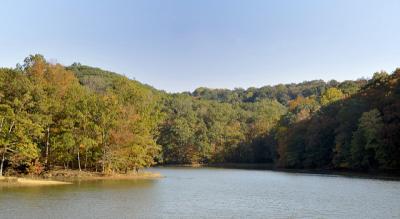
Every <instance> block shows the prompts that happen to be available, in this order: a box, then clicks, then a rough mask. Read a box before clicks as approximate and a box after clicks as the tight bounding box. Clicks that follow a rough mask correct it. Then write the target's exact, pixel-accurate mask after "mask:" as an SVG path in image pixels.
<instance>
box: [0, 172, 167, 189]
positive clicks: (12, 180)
mask: <svg viewBox="0 0 400 219" xmlns="http://www.w3.org/2000/svg"><path fill="white" fill-rule="evenodd" d="M159 178H163V176H162V175H161V174H160V173H153V172H147V171H143V172H138V173H127V174H117V173H114V174H102V173H98V172H90V171H78V170H52V171H48V172H46V173H44V174H43V175H40V176H1V177H0V187H1V186H11V187H19V186H53V185H71V184H74V183H75V182H78V181H90V180H137V179H159Z"/></svg>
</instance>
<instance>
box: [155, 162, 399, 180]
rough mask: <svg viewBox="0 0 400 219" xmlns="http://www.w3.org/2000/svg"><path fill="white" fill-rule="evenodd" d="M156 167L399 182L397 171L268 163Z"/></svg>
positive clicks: (168, 165) (167, 165)
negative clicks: (301, 167)
mask: <svg viewBox="0 0 400 219" xmlns="http://www.w3.org/2000/svg"><path fill="white" fill-rule="evenodd" d="M156 167H187V168H204V167H210V168H221V169H241V170H267V171H274V172H285V173H302V174H320V175H337V176H344V177H356V178H363V179H382V180H394V181H400V172H399V171H392V172H390V171H386V172H385V171H370V172H363V171H355V170H348V169H294V168H293V169H288V168H277V167H275V166H274V165H273V164H270V163H259V164H250V163H214V164H166V165H159V166H156Z"/></svg>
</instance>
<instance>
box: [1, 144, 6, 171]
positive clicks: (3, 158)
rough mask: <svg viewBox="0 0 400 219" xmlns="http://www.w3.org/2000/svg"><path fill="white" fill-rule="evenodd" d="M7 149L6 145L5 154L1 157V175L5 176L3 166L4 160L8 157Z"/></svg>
mask: <svg viewBox="0 0 400 219" xmlns="http://www.w3.org/2000/svg"><path fill="white" fill-rule="evenodd" d="M6 150H7V148H6V147H4V151H3V155H2V158H1V164H0V176H3V167H4V161H5V159H6Z"/></svg>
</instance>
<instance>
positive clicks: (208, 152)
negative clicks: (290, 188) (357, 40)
mask: <svg viewBox="0 0 400 219" xmlns="http://www.w3.org/2000/svg"><path fill="white" fill-rule="evenodd" d="M399 79H400V70H399V69H398V70H396V71H395V72H394V73H392V74H387V73H385V72H379V73H375V74H374V75H373V77H372V78H371V79H369V80H366V79H361V80H357V81H344V82H337V81H334V80H332V81H329V82H324V81H321V80H316V81H309V82H303V83H299V84H280V85H276V86H265V87H261V88H249V89H246V90H245V89H240V88H238V89H234V90H227V89H208V88H198V89H196V90H195V91H194V92H192V93H189V92H185V93H176V94H168V93H165V92H163V91H159V90H156V89H155V88H153V87H151V86H148V85H144V84H142V83H140V82H138V81H135V80H130V79H128V78H126V77H125V76H122V75H119V74H116V73H113V72H108V71H104V70H101V69H99V68H93V67H89V66H85V65H81V64H78V63H74V64H73V65H71V66H67V67H64V66H62V65H60V64H51V63H49V62H47V61H46V60H45V59H44V57H43V56H41V55H33V56H29V57H27V58H26V59H25V60H24V63H23V64H22V65H17V67H16V68H15V69H9V68H1V69H0V155H1V170H0V173H1V174H2V173H3V172H7V173H8V174H15V173H33V174H40V173H42V172H43V171H46V170H50V169H52V168H54V167H56V166H61V167H65V168H72V169H79V170H82V169H85V170H89V171H102V172H127V171H130V170H138V169H139V168H142V167H146V166H150V165H154V164H156V163H161V164H193V163H224V162H241V163H271V164H273V165H274V166H277V167H282V168H319V169H321V168H322V169H352V170H399V169H400V80H399Z"/></svg>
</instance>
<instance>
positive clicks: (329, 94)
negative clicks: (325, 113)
mask: <svg viewBox="0 0 400 219" xmlns="http://www.w3.org/2000/svg"><path fill="white" fill-rule="evenodd" d="M343 97H344V94H343V93H342V91H341V90H339V89H337V88H334V87H332V88H329V89H328V90H326V92H325V93H324V94H323V95H322V97H321V104H322V105H328V104H330V103H333V102H335V101H338V100H340V99H343Z"/></svg>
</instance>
